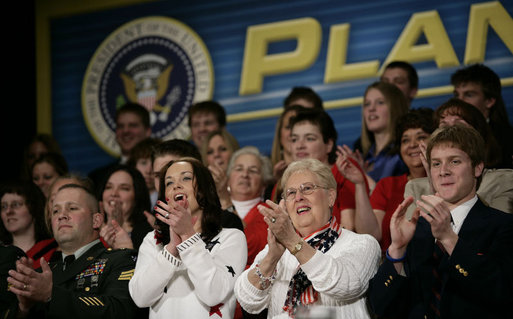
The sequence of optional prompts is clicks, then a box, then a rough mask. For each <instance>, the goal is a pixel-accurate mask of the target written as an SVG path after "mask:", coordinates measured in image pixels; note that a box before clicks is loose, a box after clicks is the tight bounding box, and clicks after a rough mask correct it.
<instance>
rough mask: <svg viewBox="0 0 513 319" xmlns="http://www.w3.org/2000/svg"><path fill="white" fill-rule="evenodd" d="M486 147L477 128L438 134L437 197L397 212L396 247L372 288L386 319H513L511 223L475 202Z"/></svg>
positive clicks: (432, 153) (431, 161)
mask: <svg viewBox="0 0 513 319" xmlns="http://www.w3.org/2000/svg"><path fill="white" fill-rule="evenodd" d="M483 150H484V141H483V140H482V138H481V136H480V135H479V134H478V133H477V131H475V130H474V129H472V128H469V127H464V126H452V127H447V128H444V129H441V130H440V131H435V133H434V134H433V136H432V138H431V140H430V142H429V144H428V147H427V152H426V156H427V162H428V165H429V173H430V176H431V182H432V185H433V188H434V190H435V192H436V193H435V195H427V196H422V197H421V199H420V200H419V201H417V202H416V205H417V208H416V209H415V211H414V213H413V216H412V217H411V219H408V218H407V215H406V210H407V207H408V206H410V205H411V204H412V202H413V198H411V197H409V198H406V199H405V200H404V201H403V202H402V203H401V204H400V205H399V207H398V208H397V210H396V211H395V213H394V215H393V217H392V219H391V222H390V232H391V237H392V243H391V245H390V247H389V248H388V250H387V252H386V259H385V261H384V263H383V264H382V265H381V267H380V268H379V270H378V272H377V274H376V275H375V276H374V278H373V279H372V280H371V282H370V286H369V301H370V305H371V308H372V310H373V311H374V312H375V313H376V314H377V315H378V316H380V317H385V318H386V317H392V318H513V307H511V303H512V301H513V216H512V215H510V214H506V213H503V212H501V211H498V210H496V209H493V208H490V207H488V206H486V205H485V204H484V203H483V202H482V201H481V200H480V199H479V198H478V196H477V195H476V189H477V186H478V184H479V180H480V176H481V173H482V170H483V162H484V156H485V155H484V151H483Z"/></svg>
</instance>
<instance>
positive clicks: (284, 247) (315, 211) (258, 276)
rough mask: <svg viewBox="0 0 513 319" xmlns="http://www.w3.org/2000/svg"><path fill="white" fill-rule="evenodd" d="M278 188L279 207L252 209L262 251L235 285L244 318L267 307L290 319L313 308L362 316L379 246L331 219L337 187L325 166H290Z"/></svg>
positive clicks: (340, 315)
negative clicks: (261, 229) (262, 235)
mask: <svg viewBox="0 0 513 319" xmlns="http://www.w3.org/2000/svg"><path fill="white" fill-rule="evenodd" d="M281 186H282V187H281V188H282V189H284V191H283V193H282V200H281V201H280V204H279V205H278V204H276V203H273V202H272V201H270V200H268V201H267V202H266V203H267V204H268V205H269V206H268V207H266V206H264V205H260V206H259V211H260V213H261V214H263V215H264V220H265V223H266V224H267V226H268V229H269V230H268V231H267V246H266V247H265V248H264V249H263V250H262V251H261V252H260V253H259V254H258V255H257V256H256V258H255V260H254V262H253V263H252V265H251V267H250V268H249V269H247V270H246V271H245V272H244V273H242V274H241V275H240V277H239V278H238V279H237V282H236V283H235V295H236V296H237V300H238V301H239V303H240V304H241V306H242V307H243V308H244V309H245V310H246V311H247V312H249V313H259V312H260V311H262V310H263V309H265V308H268V318H288V317H292V318H293V317H294V316H299V314H300V313H301V311H302V310H303V309H305V308H313V307H323V308H329V310H328V311H332V312H333V314H334V315H335V316H334V317H336V318H370V314H369V312H368V310H367V306H366V291H367V287H368V285H369V280H370V279H371V278H372V276H373V275H374V274H375V273H376V270H377V268H378V264H379V259H380V251H379V245H378V243H377V242H376V240H375V239H374V238H372V237H371V236H369V235H360V234H355V233H353V232H351V231H349V230H346V229H343V228H342V227H341V226H340V224H339V223H338V221H337V219H336V218H334V216H333V214H332V210H333V206H334V205H335V200H336V197H337V182H336V181H335V178H334V176H333V174H332V172H331V169H330V167H329V166H328V165H326V164H325V163H322V162H321V161H319V160H317V159H313V158H308V159H303V160H299V161H296V162H293V163H292V164H290V165H289V167H287V169H286V170H285V172H284V173H283V177H282V185H281ZM334 317H330V318H334Z"/></svg>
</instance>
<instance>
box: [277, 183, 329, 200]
mask: <svg viewBox="0 0 513 319" xmlns="http://www.w3.org/2000/svg"><path fill="white" fill-rule="evenodd" d="M317 188H324V189H328V188H327V187H325V186H320V185H315V184H314V183H304V184H301V185H299V192H300V193H301V195H310V194H312V193H313V192H314V190H316V189H317ZM297 191H298V190H297V189H296V188H293V187H291V188H289V189H287V190H286V191H285V192H283V194H282V195H281V198H283V199H284V200H286V201H291V200H294V199H295V198H296V194H297Z"/></svg>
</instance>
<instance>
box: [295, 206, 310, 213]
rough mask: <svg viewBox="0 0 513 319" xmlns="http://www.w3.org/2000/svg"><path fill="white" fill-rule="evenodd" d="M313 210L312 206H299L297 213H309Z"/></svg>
mask: <svg viewBox="0 0 513 319" xmlns="http://www.w3.org/2000/svg"><path fill="white" fill-rule="evenodd" d="M310 210H311V208H310V207H308V206H302V207H299V208H298V209H297V210H296V213H297V214H298V215H304V214H306V213H308V212H309V211H310Z"/></svg>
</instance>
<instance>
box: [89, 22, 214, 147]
mask: <svg viewBox="0 0 513 319" xmlns="http://www.w3.org/2000/svg"><path fill="white" fill-rule="evenodd" d="M213 78H214V75H213V67H212V61H211V59H210V55H209V53H208V50H207V48H206V46H205V44H204V43H203V41H202V40H201V38H200V37H199V36H198V35H197V34H196V33H195V32H194V31H193V30H192V29H190V28H189V27H187V26H186V25H185V24H183V23H181V22H179V21H177V20H174V19H171V18H166V17H146V18H140V19H136V20H133V21H131V22H129V23H126V24H124V25H123V26H121V27H120V28H118V29H117V30H115V31H114V32H113V33H112V34H110V35H109V36H108V37H107V39H105V40H104V41H103V43H102V44H101V45H100V46H99V48H98V49H97V50H96V52H95V54H94V55H93V58H92V59H91V61H90V62H89V65H88V67H87V71H86V74H85V76H84V82H83V85H82V112H83V114H84V119H85V122H86V125H87V128H88V129H89V132H90V133H91V135H92V136H93V138H94V140H95V141H96V142H97V143H98V144H99V145H100V147H102V148H103V149H104V150H105V151H106V152H107V153H109V154H111V155H112V156H119V155H120V149H119V146H118V144H117V143H116V139H115V129H116V121H115V119H116V110H117V109H118V108H119V107H121V106H122V105H123V104H125V103H127V102H136V103H139V104H141V105H143V106H144V107H145V108H147V109H148V111H149V113H150V120H151V126H152V132H153V133H152V136H153V137H157V138H161V139H171V138H182V139H184V138H187V137H188V136H189V134H190V132H189V128H188V126H187V112H188V110H189V107H190V105H191V104H193V103H195V102H198V101H203V100H210V99H211V98H212V92H213V86H214V83H213Z"/></svg>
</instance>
